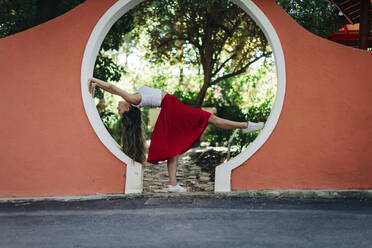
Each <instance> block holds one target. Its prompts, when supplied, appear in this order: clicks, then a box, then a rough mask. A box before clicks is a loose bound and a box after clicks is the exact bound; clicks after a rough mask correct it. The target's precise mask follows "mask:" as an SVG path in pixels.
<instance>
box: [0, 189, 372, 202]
mask: <svg viewBox="0 0 372 248" xmlns="http://www.w3.org/2000/svg"><path fill="white" fill-rule="evenodd" d="M194 197H195V198H196V197H203V198H239V197H240V198H268V199H272V198H301V199H361V200H365V199H372V190H249V191H233V192H229V193H214V192H188V193H143V194H96V195H82V196H55V197H54V196H52V197H19V198H0V203H7V202H10V203H16V202H41V201H61V202H69V201H89V200H106V199H134V198H194Z"/></svg>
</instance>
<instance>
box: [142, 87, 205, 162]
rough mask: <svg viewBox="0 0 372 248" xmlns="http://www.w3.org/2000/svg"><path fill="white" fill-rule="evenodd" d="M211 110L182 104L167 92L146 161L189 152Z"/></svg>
mask: <svg viewBox="0 0 372 248" xmlns="http://www.w3.org/2000/svg"><path fill="white" fill-rule="evenodd" d="M210 116H211V113H209V112H207V111H204V110H202V109H199V108H193V107H190V106H188V105H185V104H183V103H182V102H181V101H179V100H178V99H177V98H176V97H175V96H173V95H170V94H166V95H165V96H164V98H163V101H162V102H161V111H160V114H159V117H158V120H157V121H156V124H155V128H154V131H153V132H152V136H151V143H150V148H149V154H148V158H147V161H148V162H150V163H152V164H158V163H159V161H163V160H167V159H168V158H170V157H173V156H176V155H177V154H181V153H184V152H186V151H187V150H188V149H189V148H190V147H191V146H192V145H193V144H194V143H195V142H196V141H197V140H198V139H199V137H200V136H201V135H202V133H203V132H204V130H205V128H206V126H207V124H208V119H209V117H210Z"/></svg>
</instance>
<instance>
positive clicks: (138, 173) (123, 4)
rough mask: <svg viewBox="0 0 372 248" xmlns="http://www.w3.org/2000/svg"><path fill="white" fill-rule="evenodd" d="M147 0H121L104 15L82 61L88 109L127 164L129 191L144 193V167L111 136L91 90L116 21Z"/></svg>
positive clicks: (97, 127) (109, 145)
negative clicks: (90, 81)
mask: <svg viewBox="0 0 372 248" xmlns="http://www.w3.org/2000/svg"><path fill="white" fill-rule="evenodd" d="M142 1H143V0H134V1H131V0H119V1H118V2H116V3H115V4H114V5H113V6H111V8H110V9H109V10H107V11H106V13H105V14H104V15H103V16H102V17H101V19H100V20H99V21H98V22H97V24H96V26H95V27H94V29H93V31H92V33H91V34H90V37H89V40H88V43H87V45H86V46H85V51H84V55H83V61H82V65H81V94H82V97H83V104H84V109H85V113H86V114H87V116H88V119H89V121H90V123H91V125H92V127H93V129H94V131H95V132H96V134H97V136H98V138H99V139H100V140H101V142H102V143H103V144H104V145H105V146H106V147H107V149H109V150H110V151H111V152H112V154H114V155H115V156H116V157H117V158H118V159H120V160H121V161H122V162H123V163H125V164H126V167H127V170H126V180H125V193H126V194H129V193H141V192H142V189H143V185H142V181H143V167H142V165H141V164H140V163H137V162H133V160H132V159H130V158H129V157H128V156H127V155H126V154H124V153H123V152H122V150H121V148H120V146H119V145H118V144H117V143H116V141H115V140H114V139H113V138H112V137H111V135H110V134H109V132H108V131H107V130H106V128H105V126H104V125H103V123H102V121H101V118H100V117H99V114H98V111H97V108H96V106H95V102H94V99H93V97H92V96H91V95H90V94H89V92H88V83H87V82H88V79H89V78H90V77H92V75H93V71H94V64H95V61H96V58H97V54H98V51H99V48H100V47H101V45H102V41H103V39H104V38H105V36H106V35H107V33H108V31H110V28H111V27H112V25H114V23H115V22H116V21H117V20H118V19H119V18H120V17H121V16H123V15H124V14H125V13H126V12H128V11H129V10H130V9H132V8H133V7H134V6H136V5H137V4H139V3H141V2H142Z"/></svg>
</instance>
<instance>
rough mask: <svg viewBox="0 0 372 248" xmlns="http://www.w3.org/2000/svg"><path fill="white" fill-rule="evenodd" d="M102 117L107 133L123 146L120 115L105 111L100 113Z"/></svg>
mask: <svg viewBox="0 0 372 248" xmlns="http://www.w3.org/2000/svg"><path fill="white" fill-rule="evenodd" d="M100 117H101V120H102V122H103V124H104V125H105V127H106V129H107V131H108V132H109V133H110V134H111V136H112V137H113V138H114V140H115V141H116V142H117V143H118V144H121V127H120V125H121V122H120V117H119V115H118V114H117V113H114V112H111V111H105V112H101V113H100Z"/></svg>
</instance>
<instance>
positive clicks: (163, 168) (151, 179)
mask: <svg viewBox="0 0 372 248" xmlns="http://www.w3.org/2000/svg"><path fill="white" fill-rule="evenodd" d="M205 150H206V149H203V148H193V149H190V150H189V151H187V152H186V153H184V154H182V155H181V156H180V157H179V164H178V169H177V181H178V183H179V184H180V185H181V186H183V187H186V188H187V191H188V192H213V191H214V175H211V174H212V173H209V172H205V171H202V169H201V167H200V166H198V165H196V164H195V159H192V157H194V156H193V155H194V154H200V153H201V152H203V151H205ZM216 165H218V164H216ZM213 173H214V171H213ZM168 183H169V181H168V168H167V162H166V161H164V162H161V163H159V164H158V165H153V164H149V163H147V164H146V166H145V170H144V179H143V192H144V193H166V192H167V185H168Z"/></svg>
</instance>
